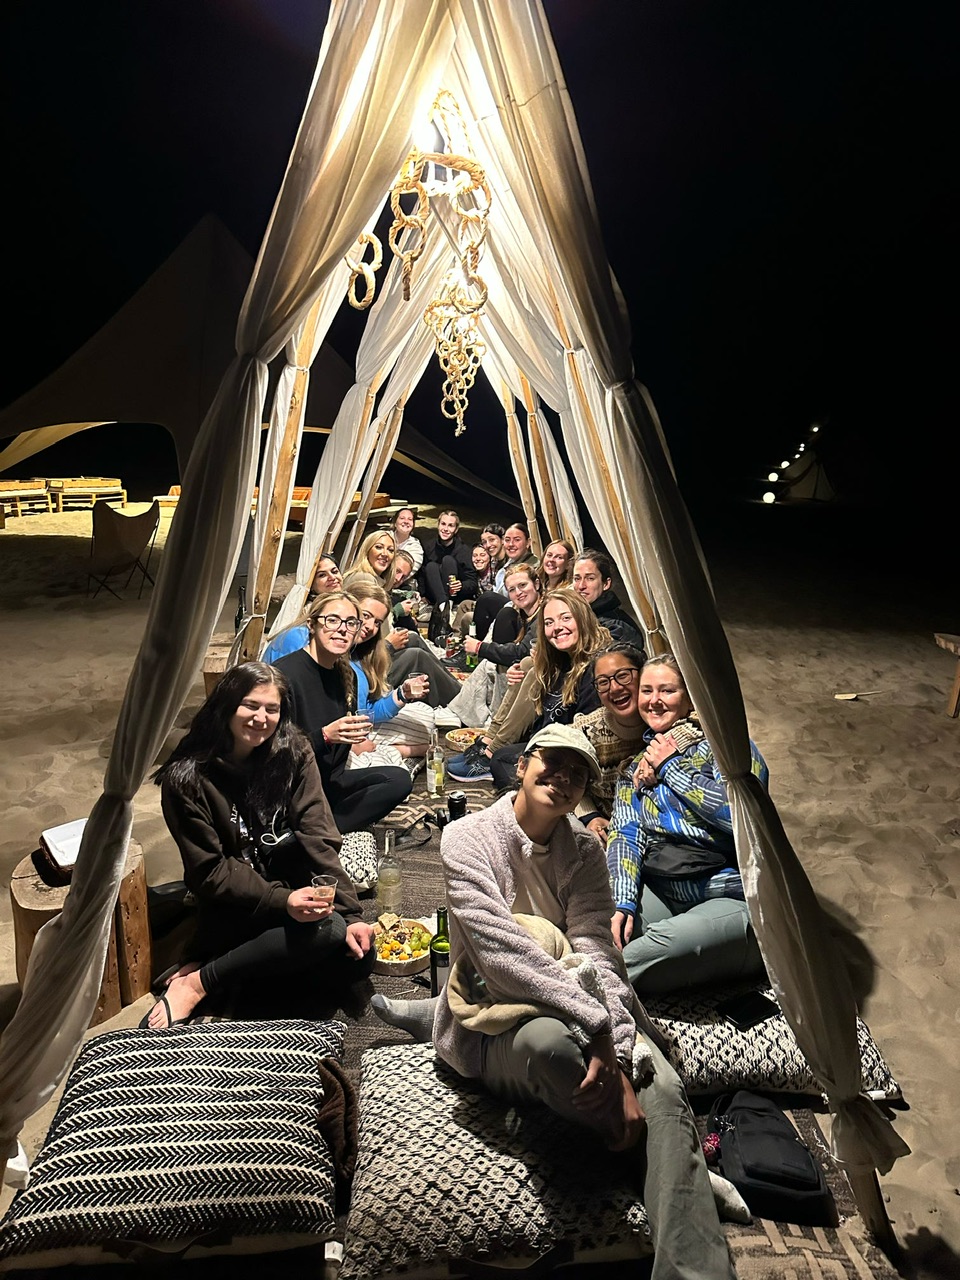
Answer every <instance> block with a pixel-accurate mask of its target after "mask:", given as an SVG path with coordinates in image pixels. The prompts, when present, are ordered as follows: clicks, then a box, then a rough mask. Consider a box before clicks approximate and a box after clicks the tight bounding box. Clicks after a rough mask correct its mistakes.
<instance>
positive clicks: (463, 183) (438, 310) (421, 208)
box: [344, 89, 491, 436]
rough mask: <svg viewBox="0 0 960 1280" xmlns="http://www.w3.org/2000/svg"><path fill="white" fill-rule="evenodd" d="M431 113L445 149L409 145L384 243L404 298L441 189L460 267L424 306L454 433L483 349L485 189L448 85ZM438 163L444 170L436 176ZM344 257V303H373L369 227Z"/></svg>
mask: <svg viewBox="0 0 960 1280" xmlns="http://www.w3.org/2000/svg"><path fill="white" fill-rule="evenodd" d="M430 117H431V119H432V120H435V121H437V122H438V127H439V128H440V131H441V134H442V136H443V137H444V138H445V139H446V142H447V146H448V147H450V148H451V149H450V151H447V152H443V151H421V150H420V149H419V148H418V147H413V149H412V150H411V151H410V153H409V155H408V156H407V158H406V159H405V160H404V162H403V165H402V167H401V169H400V173H399V174H398V175H397V179H396V181H395V182H394V184H393V187H392V188H391V190H390V208H391V210H392V212H393V224H392V225H391V227H390V231H389V234H388V243H389V245H390V250H391V252H392V253H393V255H394V257H395V258H399V260H400V264H401V266H400V270H401V279H402V288H403V298H404V301H405V302H409V301H410V286H411V279H412V275H413V268H414V264H415V263H416V261H417V259H418V258H419V257H420V255H421V254H422V253H423V250H424V246H425V244H426V225H427V219H428V218H429V216H430V199H431V197H436V196H446V198H447V200H448V201H449V204H450V207H451V209H452V210H453V212H454V213H455V214H456V216H457V218H458V219H459V224H458V228H457V252H458V254H459V258H460V261H459V266H458V267H455V268H452V269H451V270H450V271H448V272H447V274H446V276H445V277H444V280H443V283H442V284H441V286H440V288H439V290H438V292H437V296H436V297H435V298H433V299H432V300H431V301H430V302H429V303H428V304H427V307H426V310H425V311H424V313H423V319H424V323H425V324H426V325H428V326H429V328H430V329H431V331H432V333H433V337H434V346H435V350H436V353H437V360H438V361H439V364H440V368H441V370H442V371H443V373H444V375H445V378H444V383H443V398H442V400H441V404H440V411H441V413H442V414H443V415H444V417H445V418H450V419H452V420H455V421H456V423H457V429H456V432H455V434H456V435H458V436H459V435H462V434H463V432H464V431H465V430H466V423H465V421H464V415H465V414H466V410H467V403H468V393H469V392H470V390H471V389H472V388H473V384H474V380H475V378H476V376H477V370H478V369H479V368H480V363H481V361H482V360H483V357H484V355H485V354H486V346H485V345H484V343H483V340H482V338H481V336H480V329H479V324H478V321H479V319H480V317H481V316H482V315H483V311H484V307H485V306H486V301H487V286H486V284H485V282H484V280H483V278H482V276H481V275H480V272H479V268H480V259H481V257H482V256H483V243H484V240H485V239H486V235H487V218H488V215H489V213H490V202H491V196H490V188H489V186H488V184H487V177H486V173H485V171H484V169H483V167H482V165H480V164H479V163H478V161H477V160H476V158H475V157H474V155H473V148H472V146H471V144H470V139H469V137H468V134H467V126H466V123H465V121H464V119H463V113H462V111H461V110H460V106H459V103H458V102H457V100H456V99H455V98H454V96H453V94H452V93H450V91H449V90H448V89H441V90H440V92H439V93H438V94H437V96H436V98H435V99H434V101H433V105H432V107H431V109H430ZM454 148H456V149H454ZM440 170H444V171H446V173H447V175H448V176H446V177H444V178H441V177H440V174H439V171H440ZM367 245H371V246H372V250H373V253H372V259H373V260H372V261H371V262H366V261H365V260H364V254H365V252H366V246H367ZM344 260H345V262H346V264H347V266H348V267H349V268H350V284H349V287H348V295H347V296H348V299H349V302H350V305H351V306H352V307H354V308H356V309H357V310H359V311H363V310H365V309H366V308H367V307H369V306H370V304H371V303H372V302H373V297H374V291H375V288H376V282H375V278H374V273H375V272H376V271H378V270H379V268H380V264H381V261H382V250H381V247H380V241H379V240H378V239H377V237H376V236H375V235H373V234H372V233H369V232H364V234H363V235H361V236H360V237H359V239H358V240H357V244H356V246H355V249H354V251H353V256H351V255H350V254H347V255H346V257H345V259H344ZM361 276H362V277H363V281H364V285H365V291H364V295H363V297H362V298H357V296H356V287H357V282H358V280H359V279H360V277H361Z"/></svg>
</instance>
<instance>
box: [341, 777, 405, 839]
mask: <svg viewBox="0 0 960 1280" xmlns="http://www.w3.org/2000/svg"><path fill="white" fill-rule="evenodd" d="M323 789H324V791H325V792H326V794H327V799H328V800H329V802H330V809H331V811H332V812H333V820H334V822H335V823H336V824H337V830H338V831H339V832H340V834H341V835H343V836H345V835H346V834H347V833H348V832H349V831H360V830H362V829H363V828H364V827H370V826H372V825H373V824H374V823H375V822H379V821H380V819H381V818H385V817H386V816H387V814H388V813H390V812H391V811H392V810H393V809H395V808H396V807H397V805H398V804H403V802H404V800H406V798H407V796H408V795H409V794H410V792H411V791H412V790H413V779H412V778H411V777H410V774H409V773H408V772H407V770H406V769H402V768H400V766H399V765H392V764H383V765H373V766H372V767H371V768H369V769H347V768H344V769H343V771H342V772H341V773H338V774H336V775H335V776H334V777H332V778H329V779H328V778H324V780H323Z"/></svg>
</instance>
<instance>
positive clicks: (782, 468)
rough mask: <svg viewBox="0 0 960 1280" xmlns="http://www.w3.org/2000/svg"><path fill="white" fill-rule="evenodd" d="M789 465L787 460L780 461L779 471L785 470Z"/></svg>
mask: <svg viewBox="0 0 960 1280" xmlns="http://www.w3.org/2000/svg"><path fill="white" fill-rule="evenodd" d="M789 465H790V463H789V462H781V463H780V470H781V471H786V469H787V467H789Z"/></svg>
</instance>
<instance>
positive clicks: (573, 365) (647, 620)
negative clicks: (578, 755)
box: [547, 281, 667, 648]
mask: <svg viewBox="0 0 960 1280" xmlns="http://www.w3.org/2000/svg"><path fill="white" fill-rule="evenodd" d="M547 285H548V287H549V289H550V292H551V294H553V308H554V315H555V318H556V321H557V328H558V329H559V331H560V341H561V342H562V343H563V347H564V351H565V353H566V357H567V364H568V365H569V367H570V372H571V373H572V375H573V383H574V386H575V387H576V389H577V397H578V398H579V400H580V407H581V409H582V410H583V415H584V418H585V420H586V424H587V430H588V431H589V433H590V445H591V448H592V450H593V456H594V458H595V460H596V462H597V465H598V466H599V468H600V474H601V477H602V480H603V487H604V491H605V493H606V496H607V500H608V501H609V503H610V508H611V510H612V511H613V518H614V522H615V523H616V525H617V527H618V528H620V529H622V530H623V531H624V533H626V532H627V527H628V526H627V518H626V513H625V512H624V510H623V504H622V503H621V501H620V497H619V495H618V493H617V491H616V488H615V487H614V484H613V477H612V476H611V475H610V468H609V467H608V466H607V460H606V457H605V455H604V452H603V447H602V445H601V443H600V432H599V430H598V429H597V423H596V420H595V418H594V416H593V411H592V410H591V408H590V402H589V400H588V399H587V393H586V390H585V388H584V385H583V380H582V379H581V377H580V370H579V369H578V367H577V361H576V357H575V355H574V353H573V351H572V349H571V347H570V335H569V334H568V333H567V329H566V326H565V324H564V323H563V316H562V314H561V312H560V304H559V302H558V301H557V295H556V293H554V291H553V286H552V284H550V282H549V281H547ZM623 545H624V553H625V555H626V558H627V561H628V564H629V568H630V571H631V573H632V575H633V580H634V581H635V582H636V583H637V584H638V585H637V587H636V591H637V596H638V598H639V603H640V612H641V614H642V615H643V625H644V627H645V628H646V631H647V634H648V635H653V634H654V633H656V634H659V635H660V636H661V637H662V639H663V641H664V644H663V647H664V648H666V647H667V637H666V635H665V634H664V630H663V627H662V625H661V623H660V620H659V618H658V617H657V614H656V612H655V610H654V608H653V606H652V605H651V603H650V601H649V600H648V599H647V597H646V596H645V595H644V594H643V591H642V590H641V588H640V586H639V584H640V583H641V582H642V581H643V574H642V572H641V570H640V563H639V561H638V559H637V554H636V551H635V550H634V548H633V547H632V546H631V545H630V542H629V541H628V540H627V539H626V538H624V543H623Z"/></svg>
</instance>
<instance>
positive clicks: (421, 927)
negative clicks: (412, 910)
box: [373, 911, 433, 978]
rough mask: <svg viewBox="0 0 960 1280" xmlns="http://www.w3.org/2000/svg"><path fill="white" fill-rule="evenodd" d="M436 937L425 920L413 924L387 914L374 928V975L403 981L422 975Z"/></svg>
mask: <svg viewBox="0 0 960 1280" xmlns="http://www.w3.org/2000/svg"><path fill="white" fill-rule="evenodd" d="M432 938H433V934H432V933H431V932H430V930H429V929H428V928H427V926H426V925H425V924H424V923H423V921H422V920H410V919H407V918H406V917H403V916H398V915H395V914H394V913H393V912H392V911H387V912H385V913H384V914H383V915H382V916H379V917H378V918H377V922H376V924H375V925H374V926H373V949H374V952H375V954H376V959H375V960H374V962H373V971H374V973H383V974H388V975H389V974H393V975H394V976H395V977H398V978H402V977H405V976H406V975H407V974H411V973H420V972H422V971H423V970H424V969H426V968H427V966H428V965H429V963H430V941H431V939H432Z"/></svg>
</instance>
